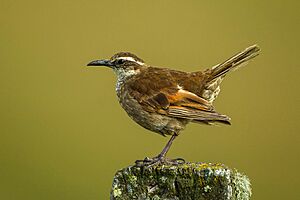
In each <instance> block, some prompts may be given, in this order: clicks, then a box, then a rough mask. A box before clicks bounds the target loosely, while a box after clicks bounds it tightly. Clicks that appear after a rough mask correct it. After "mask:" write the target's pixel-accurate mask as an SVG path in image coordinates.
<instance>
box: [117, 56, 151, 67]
mask: <svg viewBox="0 0 300 200" xmlns="http://www.w3.org/2000/svg"><path fill="white" fill-rule="evenodd" d="M117 59H122V60H128V61H132V62H136V63H138V64H139V65H144V64H145V63H143V62H140V61H137V60H135V59H134V58H133V57H119V58H117Z"/></svg>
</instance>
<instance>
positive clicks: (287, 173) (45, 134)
mask: <svg viewBox="0 0 300 200" xmlns="http://www.w3.org/2000/svg"><path fill="white" fill-rule="evenodd" d="M298 13H299V3H297V1H294V2H293V1H288V0H286V1H259V0H255V1H207V2H204V1H196V0H194V1H171V0H169V1H151V2H150V1H131V0H130V1H99V0H97V1H83V0H82V1H79V0H77V1H61V0H51V1H37V0H27V1H21V0H19V1H8V0H1V2H0V24H1V28H0V83H1V84H0V92H1V98H0V109H1V115H0V132H1V133H0V199H3V200H19V199H20V200H21V199H22V200H27V199H28V200H40V199H42V200H48V199H49V200H50V199H51V200H54V199H55V200H67V199H70V200H71V199H72V200H76V199H78V200H79V199H80V200H82V199H87V200H96V199H108V198H109V191H110V187H111V183H112V179H113V176H114V173H115V172H116V170H118V169H120V168H122V167H125V166H128V165H130V164H132V163H133V162H134V161H135V160H136V159H142V158H144V157H145V156H154V155H156V154H157V153H159V151H161V149H162V148H163V146H164V145H165V143H166V142H167V138H163V137H161V136H159V135H157V134H154V133H151V132H149V131H147V130H145V129H143V128H141V127H140V126H139V125H137V124H135V123H134V122H133V121H132V120H131V119H130V118H129V117H128V116H127V115H126V113H125V112H124V111H123V110H122V109H121V107H120V106H119V104H118V102H117V98H116V95H115V75H114V74H113V73H112V71H110V70H109V69H106V68H87V67H85V65H86V64H87V63H88V62H89V61H91V60H94V59H100V58H109V57H110V56H112V55H113V54H114V53H116V52H119V51H130V52H134V53H136V54H137V55H138V56H140V57H141V58H143V59H144V60H145V61H146V62H147V63H149V64H152V65H156V66H164V67H172V68H175V69H179V70H186V71H195V70H204V69H205V68H207V67H210V66H212V65H215V64H217V63H218V62H222V61H223V60H225V59H227V58H228V57H230V56H232V55H233V54H235V53H236V52H238V51H240V50H243V49H244V48H245V47H247V46H249V45H252V44H255V43H257V44H259V45H260V47H261V48H262V52H261V55H260V56H258V57H257V58H255V59H254V61H252V62H250V64H249V65H247V66H246V67H244V68H242V69H240V70H238V71H236V72H234V73H232V74H230V75H229V76H228V77H226V80H224V82H223V84H222V91H221V93H220V95H219V97H218V99H217V100H216V102H215V107H216V109H217V111H219V112H221V113H224V114H227V115H229V116H230V117H231V118H232V126H224V125H220V126H203V125H199V124H190V125H189V126H188V127H187V128H186V130H185V131H183V132H182V134H181V135H180V137H179V138H178V139H177V140H176V141H175V143H174V145H173V147H172V148H171V151H170V153H169V156H170V157H184V158H185V159H186V160H188V161H203V162H222V163H224V164H226V165H228V166H230V167H235V168H237V169H239V170H240V171H243V172H245V173H246V174H247V175H248V176H249V177H250V179H251V181H252V185H253V198H252V199H273V200H274V199H297V198H299V196H300V195H299V184H300V182H299V180H300V176H299V167H300V165H299V163H300V161H299V153H300V152H299V150H300V148H299V144H300V140H299V135H298V134H299V128H300V126H299V111H300V110H299V102H300V101H299V80H298V76H299V72H300V70H299V67H300V66H299V41H300V39H299V35H300V31H299V21H300V17H299V14H298Z"/></svg>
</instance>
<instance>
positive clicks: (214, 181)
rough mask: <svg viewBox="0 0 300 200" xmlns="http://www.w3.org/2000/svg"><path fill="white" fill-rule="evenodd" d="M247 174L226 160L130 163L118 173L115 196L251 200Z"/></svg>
mask: <svg viewBox="0 0 300 200" xmlns="http://www.w3.org/2000/svg"><path fill="white" fill-rule="evenodd" d="M250 196H251V188H250V182H249V179H248V178H247V176H245V175H243V174H241V173H239V172H238V171H237V170H235V169H229V168H228V167H226V166H225V165H223V164H211V163H185V164H181V165H176V166H175V165H156V166H151V167H148V168H146V167H137V166H129V167H127V168H124V169H121V170H119V171H118V172H117V173H116V174H115V177H114V180H113V185H112V190H111V200H121V199H122V200H127V199H128V200H129V199H130V200H131V199H138V200H140V199H146V200H171V199H172V200H173V199H174V200H177V199H178V200H196V199H199V200H212V199H216V200H223V199H224V200H225V199H226V200H228V199H229V200H248V199H250Z"/></svg>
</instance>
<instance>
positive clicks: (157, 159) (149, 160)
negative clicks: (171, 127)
mask: <svg viewBox="0 0 300 200" xmlns="http://www.w3.org/2000/svg"><path fill="white" fill-rule="evenodd" d="M176 137H177V134H173V135H172V137H171V138H170V140H169V141H168V143H167V144H166V146H165V147H164V148H163V150H162V152H161V153H160V154H158V155H157V156H155V157H154V158H148V157H147V158H145V159H144V160H137V161H135V163H136V165H138V166H151V165H154V164H157V163H170V164H180V163H184V160H183V159H182V158H179V159H173V160H169V159H166V155H167V153H168V151H169V149H170V147H171V145H172V143H173V141H174V140H175V138H176Z"/></svg>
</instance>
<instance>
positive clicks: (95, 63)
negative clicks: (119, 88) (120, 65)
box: [87, 60, 113, 67]
mask: <svg viewBox="0 0 300 200" xmlns="http://www.w3.org/2000/svg"><path fill="white" fill-rule="evenodd" d="M87 66H107V67H111V66H113V64H112V62H111V61H110V60H94V61H92V62H90V63H89V64H87Z"/></svg>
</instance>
